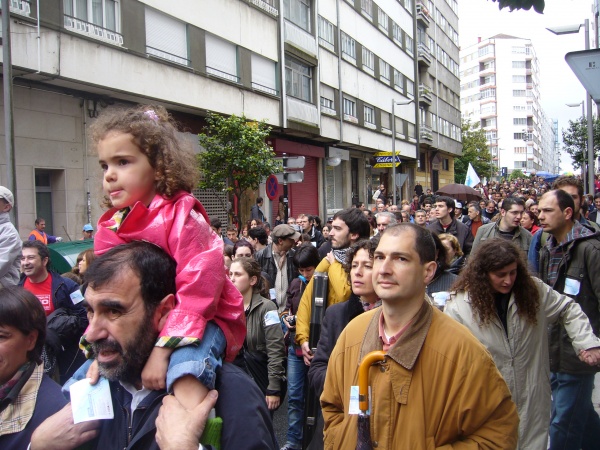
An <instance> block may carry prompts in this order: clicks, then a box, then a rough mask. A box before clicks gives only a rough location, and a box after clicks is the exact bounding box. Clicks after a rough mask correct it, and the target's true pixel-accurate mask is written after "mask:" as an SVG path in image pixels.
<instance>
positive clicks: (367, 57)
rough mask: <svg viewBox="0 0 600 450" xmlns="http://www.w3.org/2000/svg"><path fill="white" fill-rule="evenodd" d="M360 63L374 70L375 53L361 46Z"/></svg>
mask: <svg viewBox="0 0 600 450" xmlns="http://www.w3.org/2000/svg"><path fill="white" fill-rule="evenodd" d="M362 63H363V67H364V68H367V69H370V70H371V71H373V70H375V55H374V54H373V52H372V51H371V50H369V49H368V48H366V47H363V48H362Z"/></svg>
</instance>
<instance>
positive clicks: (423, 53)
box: [417, 42, 433, 67]
mask: <svg viewBox="0 0 600 450" xmlns="http://www.w3.org/2000/svg"><path fill="white" fill-rule="evenodd" d="M417 57H418V61H419V64H423V65H424V66H426V67H430V66H431V63H432V62H433V57H432V55H431V51H430V50H429V47H427V46H426V45H425V44H423V43H421V42H419V45H418V46H417Z"/></svg>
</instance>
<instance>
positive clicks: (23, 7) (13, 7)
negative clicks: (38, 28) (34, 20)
mask: <svg viewBox="0 0 600 450" xmlns="http://www.w3.org/2000/svg"><path fill="white" fill-rule="evenodd" d="M10 12H12V13H16V14H20V15H22V16H25V17H29V16H30V15H31V2H30V1H29V0H10Z"/></svg>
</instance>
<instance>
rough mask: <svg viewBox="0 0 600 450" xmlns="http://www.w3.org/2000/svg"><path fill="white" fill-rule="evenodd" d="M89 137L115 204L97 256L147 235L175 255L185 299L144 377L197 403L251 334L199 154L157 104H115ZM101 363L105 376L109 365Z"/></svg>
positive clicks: (103, 222)
mask: <svg viewBox="0 0 600 450" xmlns="http://www.w3.org/2000/svg"><path fill="white" fill-rule="evenodd" d="M91 136H92V140H93V143H94V147H95V148H96V151H97V153H98V160H99V163H100V167H101V168H102V172H103V182H102V185H103V190H104V193H105V203H106V206H108V207H109V209H108V210H107V211H106V212H105V213H104V215H102V217H101V218H100V220H99V221H98V228H97V230H98V231H97V233H96V236H95V239H94V250H95V252H96V254H97V255H102V254H103V253H104V252H106V251H107V250H109V249H110V248H112V247H114V246H116V245H120V244H125V243H127V242H131V241H136V240H144V241H148V242H151V243H153V244H156V245H158V246H159V247H161V248H162V249H163V250H164V251H166V252H167V253H168V254H169V255H171V256H172V257H173V258H174V259H175V261H176V262H177V273H176V285H177V294H176V297H177V306H176V307H175V309H174V310H173V311H172V312H171V314H170V315H169V317H168V319H167V322H166V324H165V326H164V328H163V329H162V330H161V331H160V334H159V338H158V340H157V342H156V344H155V347H154V349H153V350H152V353H151V355H150V357H149V359H148V361H147V362H146V365H145V367H144V369H143V371H142V384H143V386H144V387H146V388H148V389H163V388H165V387H166V389H167V390H169V391H171V390H172V391H173V392H174V394H175V397H176V398H177V399H178V400H179V401H180V403H181V404H182V405H183V406H184V407H186V408H188V409H192V408H193V407H194V406H196V405H197V404H198V403H200V402H201V401H202V400H203V398H204V397H205V396H206V394H207V393H208V390H210V389H214V383H215V372H216V370H217V368H218V367H220V365H221V364H222V357H223V355H224V356H225V359H226V360H228V361H232V360H233V359H234V358H235V356H236V354H237V353H238V351H239V350H240V348H241V346H242V344H243V342H244V337H245V334H246V327H245V316H244V309H243V299H242V296H241V295H240V293H239V292H238V291H237V289H236V288H235V286H234V285H233V284H232V283H231V281H230V280H229V279H228V278H227V277H226V275H225V273H224V271H223V270H222V267H223V241H222V240H221V239H220V238H219V236H217V235H216V234H215V233H214V232H213V231H212V230H211V228H210V222H209V219H208V216H207V214H206V211H205V210H204V208H203V206H202V205H201V204H200V202H199V201H198V200H196V198H194V197H193V196H192V194H191V190H192V189H193V188H194V187H195V186H196V185H197V182H198V170H197V163H196V159H195V155H194V154H193V152H192V151H191V149H188V148H186V146H185V145H184V144H183V143H182V141H181V139H180V138H179V137H178V135H177V129H176V128H175V125H174V123H173V121H172V120H171V118H170V117H169V115H168V113H167V112H166V110H165V109H164V108H162V107H158V106H152V107H140V108H135V109H129V110H120V111H115V112H111V111H109V112H107V113H105V114H103V115H102V116H101V117H100V118H99V119H98V120H97V121H96V122H95V123H94V124H93V125H92V127H91ZM82 343H83V345H84V346H85V336H84V338H83V339H82ZM86 348H89V347H88V346H86ZM96 364H97V363H94V364H93V366H92V367H93V370H95V366H96ZM98 370H99V372H100V375H102V366H101V365H100V366H99V367H98ZM190 375H191V376H190ZM165 380H166V381H165ZM198 381H199V382H200V383H198Z"/></svg>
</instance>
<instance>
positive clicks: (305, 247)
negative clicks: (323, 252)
mask: <svg viewBox="0 0 600 450" xmlns="http://www.w3.org/2000/svg"><path fill="white" fill-rule="evenodd" d="M292 261H294V265H295V266H296V267H297V268H298V269H304V268H307V267H317V266H318V265H319V262H321V258H319V252H318V251H317V248H316V247H315V246H313V245H312V244H311V243H309V242H305V243H304V244H302V245H301V246H300V247H298V248H296V253H295V254H294V257H293V258H292Z"/></svg>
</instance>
